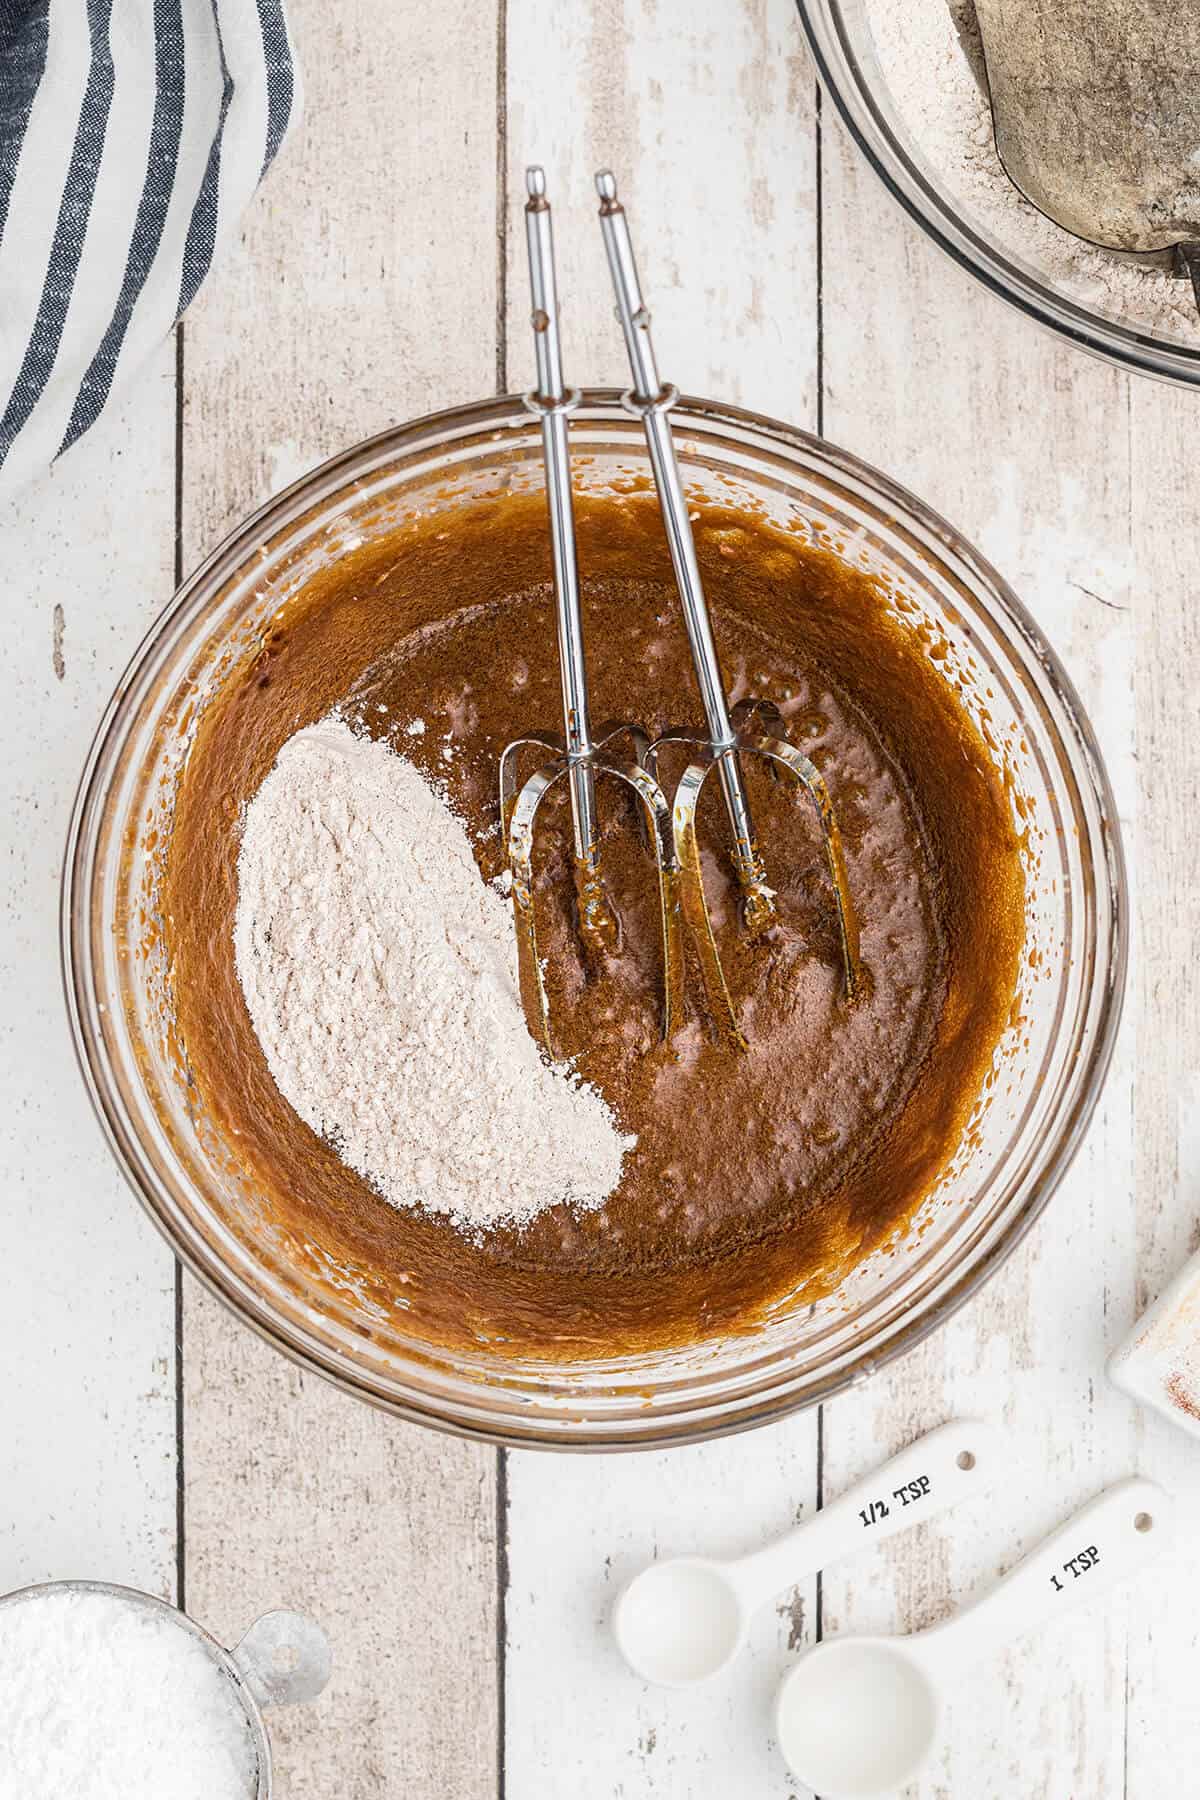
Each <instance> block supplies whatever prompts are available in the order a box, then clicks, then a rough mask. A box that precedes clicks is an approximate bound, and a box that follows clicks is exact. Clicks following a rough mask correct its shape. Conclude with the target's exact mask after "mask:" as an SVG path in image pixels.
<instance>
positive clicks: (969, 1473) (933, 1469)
mask: <svg viewBox="0 0 1200 1800" xmlns="http://www.w3.org/2000/svg"><path fill="white" fill-rule="evenodd" d="M1003 1442H1004V1440H1003V1436H1002V1434H1001V1433H1000V1432H999V1431H997V1429H996V1428H995V1426H992V1425H985V1424H983V1423H982V1422H981V1421H980V1420H978V1419H954V1420H952V1421H951V1422H950V1423H949V1424H948V1425H939V1426H937V1428H936V1429H935V1430H933V1431H927V1432H926V1433H925V1435H924V1437H919V1438H916V1439H915V1440H914V1441H913V1442H912V1443H911V1444H908V1445H907V1446H906V1447H905V1448H904V1449H903V1450H901V1451H900V1452H899V1454H898V1455H896V1456H893V1457H892V1458H891V1459H890V1461H888V1462H885V1463H884V1464H883V1467H882V1468H880V1469H876V1471H875V1472H874V1474H873V1475H869V1476H868V1477H867V1478H866V1479H865V1480H864V1481H860V1482H858V1483H857V1484H856V1485H855V1486H854V1487H852V1488H850V1489H849V1491H848V1492H847V1493H845V1494H842V1495H841V1496H840V1498H838V1499H837V1500H833V1501H831V1502H830V1503H829V1505H828V1506H823V1507H822V1508H821V1510H820V1512H818V1513H817V1514H816V1516H815V1517H814V1518H812V1519H809V1520H807V1521H806V1522H805V1523H804V1524H803V1525H798V1526H797V1527H796V1529H795V1531H790V1532H789V1533H788V1535H787V1536H786V1537H782V1538H777V1539H776V1540H775V1542H774V1543H773V1544H768V1545H766V1547H765V1548H764V1549H762V1550H756V1551H755V1552H754V1553H753V1554H752V1555H750V1556H745V1557H741V1558H739V1559H738V1561H736V1562H732V1563H727V1564H726V1565H725V1568H726V1572H727V1573H728V1575H729V1577H730V1579H731V1580H732V1581H733V1582H734V1583H735V1585H736V1586H737V1588H738V1590H739V1592H740V1594H741V1597H742V1602H743V1605H744V1606H746V1607H747V1608H748V1609H750V1610H753V1609H754V1608H755V1607H758V1606H760V1605H764V1604H765V1603H766V1602H767V1601H768V1600H770V1599H772V1598H773V1597H774V1596H775V1595H776V1594H778V1593H780V1592H781V1591H782V1590H783V1589H784V1588H787V1587H791V1586H793V1585H794V1584H795V1583H796V1582H797V1581H799V1580H801V1579H802V1577H804V1576H805V1575H811V1574H814V1573H815V1572H816V1570H818V1569H824V1568H825V1567H826V1566H827V1565H828V1564H829V1563H831V1562H836V1561H837V1559H838V1558H839V1557H840V1556H849V1555H850V1553H851V1551H853V1550H857V1549H858V1548H859V1547H860V1546H862V1545H864V1544H868V1543H880V1542H882V1540H883V1539H884V1538H890V1537H894V1536H895V1535H896V1533H897V1532H899V1531H907V1530H908V1528H909V1526H910V1525H918V1524H919V1523H920V1522H921V1520H922V1519H932V1518H933V1517H934V1516H935V1515H936V1514H938V1513H941V1512H945V1511H946V1509H947V1508H948V1507H951V1506H954V1505H956V1504H957V1503H958V1501H960V1500H965V1499H967V1498H968V1497H969V1496H970V1495H971V1494H978V1493H982V1492H984V1491H985V1490H986V1489H987V1488H989V1487H990V1486H991V1484H992V1483H993V1481H995V1480H996V1479H997V1477H998V1476H999V1474H1000V1471H1001V1468H1002V1466H1003V1456H1002V1451H1003Z"/></svg>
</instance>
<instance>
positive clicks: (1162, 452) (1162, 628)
mask: <svg viewBox="0 0 1200 1800" xmlns="http://www.w3.org/2000/svg"><path fill="white" fill-rule="evenodd" d="M1129 441H1130V449H1131V454H1132V457H1133V468H1134V476H1135V479H1134V484H1133V492H1132V495H1131V504H1130V515H1129V522H1130V535H1131V548H1132V552H1133V567H1134V570H1135V614H1136V619H1137V634H1138V642H1137V662H1136V671H1135V690H1134V691H1135V696H1136V704H1137V722H1138V731H1137V757H1138V829H1137V864H1138V881H1139V890H1140V905H1139V911H1138V936H1137V953H1138V977H1139V978H1138V984H1137V1010H1136V1013H1135V1017H1134V1021H1133V1042H1134V1046H1135V1050H1136V1058H1137V1063H1136V1069H1137V1074H1136V1086H1135V1095H1136V1112H1135V1119H1136V1124H1137V1131H1136V1144H1137V1162H1136V1168H1137V1201H1138V1215H1137V1216H1138V1248H1139V1258H1138V1282H1137V1296H1136V1303H1137V1306H1138V1307H1139V1308H1141V1307H1142V1306H1143V1305H1144V1304H1145V1303H1146V1302H1147V1301H1149V1300H1151V1299H1153V1298H1154V1297H1155V1295H1156V1294H1157V1293H1158V1292H1159V1290H1160V1289H1161V1288H1162V1287H1164V1286H1165V1285H1166V1282H1167V1281H1168V1279H1169V1278H1170V1277H1171V1275H1173V1274H1174V1272H1175V1271H1176V1269H1178V1267H1179V1266H1180V1264H1181V1263H1182V1262H1183V1261H1184V1258H1185V1257H1186V1256H1187V1255H1188V1254H1189V1253H1190V1252H1191V1251H1192V1250H1194V1249H1195V1248H1196V1247H1197V1244H1198V1243H1200V964H1198V962H1197V956H1196V923H1197V919H1198V918H1200V831H1197V824H1196V822H1197V798H1198V796H1200V739H1198V737H1197V731H1196V672H1197V669H1198V668H1200V579H1198V577H1197V571H1196V564H1195V546H1196V483H1195V472H1196V469H1197V468H1198V467H1200V408H1198V407H1197V404H1196V398H1195V396H1194V395H1190V394H1177V393H1173V392H1171V391H1170V390H1168V389H1165V388H1160V387H1155V386H1153V385H1151V384H1149V383H1138V384H1133V385H1132V386H1131V389H1130V410H1129ZM1125 1324H1126V1321H1124V1320H1123V1321H1121V1323H1120V1329H1121V1330H1123V1329H1124V1327H1125ZM1129 1411H1130V1413H1131V1415H1133V1419H1134V1429H1135V1431H1136V1433H1137V1437H1138V1441H1139V1447H1140V1455H1141V1460H1142V1461H1143V1462H1144V1464H1145V1466H1146V1467H1147V1468H1149V1469H1151V1470H1152V1471H1153V1472H1154V1473H1155V1474H1156V1475H1157V1476H1158V1477H1159V1479H1160V1480H1162V1481H1163V1482H1165V1483H1166V1485H1167V1486H1169V1487H1170V1488H1172V1489H1173V1490H1174V1492H1175V1493H1176V1494H1177V1495H1178V1496H1179V1501H1180V1508H1181V1514H1182V1517H1183V1519H1184V1521H1185V1524H1184V1528H1183V1530H1182V1531H1181V1533H1180V1542H1179V1544H1178V1546H1177V1548H1176V1550H1175V1552H1174V1554H1173V1556H1172V1559H1171V1567H1170V1571H1169V1580H1168V1581H1167V1582H1166V1583H1165V1584H1164V1585H1163V1586H1161V1587H1157V1586H1156V1588H1155V1590H1154V1592H1153V1593H1152V1594H1151V1593H1148V1592H1147V1593H1145V1594H1143V1595H1139V1597H1138V1601H1137V1604H1136V1605H1135V1607H1134V1608H1133V1609H1132V1613H1131V1620H1130V1637H1129V1655H1128V1704H1129V1712H1128V1721H1127V1739H1128V1753H1127V1770H1128V1777H1127V1794H1128V1800H1158V1797H1159V1796H1160V1795H1166V1794H1170V1793H1172V1792H1175V1791H1178V1784H1179V1781H1180V1773H1179V1772H1180V1771H1181V1770H1187V1771H1189V1772H1190V1775H1189V1777H1188V1779H1190V1780H1191V1781H1192V1782H1193V1784H1194V1782H1195V1780H1196V1775H1195V1771H1196V1770H1197V1769H1200V1709H1198V1708H1197V1706H1196V1703H1195V1697H1196V1676H1197V1669H1198V1668H1200V1542H1198V1541H1197V1536H1196V1532H1195V1521H1196V1520H1197V1519H1198V1518H1200V1450H1198V1449H1197V1445H1196V1443H1195V1441H1194V1439H1191V1438H1187V1437H1184V1436H1183V1435H1182V1434H1181V1433H1180V1432H1176V1431H1173V1430H1172V1429H1171V1427H1170V1426H1168V1425H1167V1424H1166V1423H1165V1422H1164V1421H1162V1420H1159V1419H1158V1418H1157V1417H1156V1416H1154V1415H1151V1414H1147V1413H1138V1412H1137V1411H1136V1409H1135V1408H1133V1407H1132V1406H1130V1408H1129Z"/></svg>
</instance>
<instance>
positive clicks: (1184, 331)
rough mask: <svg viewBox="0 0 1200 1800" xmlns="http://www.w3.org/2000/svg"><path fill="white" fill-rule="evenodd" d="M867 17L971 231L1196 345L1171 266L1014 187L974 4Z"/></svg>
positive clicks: (930, 3)
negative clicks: (1043, 207)
mask: <svg viewBox="0 0 1200 1800" xmlns="http://www.w3.org/2000/svg"><path fill="white" fill-rule="evenodd" d="M866 11H867V20H868V23H869V25H870V28H871V36H872V38H873V39H874V41H875V53H876V55H877V56H878V58H879V66H880V68H881V70H882V72H883V78H884V81H885V82H886V83H887V90H888V93H889V94H890V95H891V97H892V99H893V101H894V102H895V105H896V108H897V110H898V111H899V113H900V117H901V118H902V119H903V121H904V123H905V125H906V126H907V128H908V132H909V135H910V136H911V138H912V140H913V142H914V143H915V144H916V146H917V148H918V149H919V150H920V151H921V152H922V153H923V155H924V156H925V158H926V160H927V161H928V163H929V164H930V165H931V167H932V169H933V171H934V173H935V174H936V175H938V176H939V177H940V178H941V180H942V181H943V182H944V183H945V185H946V187H948V188H949V190H950V192H951V194H952V195H953V197H954V198H955V199H956V200H957V201H958V202H959V204H960V206H961V208H962V210H963V213H964V215H965V217H966V219H967V222H968V223H969V224H970V223H974V224H976V225H977V226H978V227H979V228H980V229H981V231H982V233H983V234H984V235H986V236H990V237H992V238H994V239H995V240H996V241H997V242H998V243H999V244H1001V245H1002V246H1003V247H1004V248H1005V249H1006V250H1007V251H1008V252H1009V253H1010V255H1011V256H1012V257H1013V258H1014V259H1015V260H1016V261H1018V262H1021V263H1024V264H1025V266H1026V267H1027V268H1028V269H1030V270H1032V271H1033V272H1034V273H1035V274H1038V275H1040V276H1041V278H1042V280H1043V281H1045V282H1047V283H1048V285H1049V286H1051V287H1053V288H1055V289H1057V290H1058V291H1060V292H1062V293H1063V294H1065V295H1067V297H1068V298H1070V299H1072V300H1075V301H1077V302H1078V303H1079V304H1080V305H1082V306H1086V307H1088V308H1089V309H1090V310H1091V311H1093V312H1096V313H1100V314H1102V315H1103V316H1104V317H1107V318H1110V319H1115V320H1118V321H1119V322H1120V323H1121V324H1124V325H1127V326H1132V327H1133V328H1135V329H1140V330H1143V331H1152V332H1158V333H1161V334H1162V335H1164V336H1166V337H1170V338H1175V339H1182V340H1183V341H1184V342H1185V343H1192V344H1194V343H1195V342H1196V339H1197V336H1198V335H1200V317H1198V315H1197V311H1196V302H1195V299H1194V297H1193V294H1192V285H1191V282H1190V281H1187V280H1180V279H1178V278H1176V277H1175V276H1173V275H1171V273H1170V272H1169V269H1168V268H1167V267H1165V266H1164V261H1163V259H1162V258H1160V259H1159V260H1158V261H1157V262H1156V263H1149V262H1147V261H1145V260H1143V259H1140V258H1138V257H1134V256H1129V255H1124V254H1122V253H1121V252H1120V251H1116V250H1102V249H1099V248H1098V247H1097V246H1095V245H1093V244H1085V243H1083V242H1081V240H1080V239H1079V238H1077V237H1074V236H1072V234H1071V233H1070V232H1069V231H1064V230H1063V229H1062V228H1061V226H1058V225H1055V224H1054V223H1053V221H1052V220H1050V219H1048V218H1047V217H1046V216H1045V214H1044V213H1040V212H1039V211H1038V210H1037V208H1036V207H1035V206H1031V205H1030V203H1029V202H1028V200H1026V199H1025V198H1024V196H1023V195H1022V194H1021V193H1020V192H1019V191H1018V189H1017V188H1015V187H1014V186H1013V184H1012V182H1011V181H1010V180H1009V178H1008V175H1007V174H1006V173H1005V169H1004V164H1003V163H1002V162H1001V161H1000V157H999V154H998V152H997V150H996V144H995V139H994V137H993V135H992V110H991V106H990V105H989V102H988V98H987V95H986V93H985V91H984V89H983V88H982V87H981V85H980V82H979V81H978V80H977V79H976V76H975V72H974V71H975V69H980V70H982V68H983V48H982V45H981V42H980V38H979V28H978V25H977V23H976V20H975V8H974V5H973V4H972V0H866ZM972 65H974V66H972Z"/></svg>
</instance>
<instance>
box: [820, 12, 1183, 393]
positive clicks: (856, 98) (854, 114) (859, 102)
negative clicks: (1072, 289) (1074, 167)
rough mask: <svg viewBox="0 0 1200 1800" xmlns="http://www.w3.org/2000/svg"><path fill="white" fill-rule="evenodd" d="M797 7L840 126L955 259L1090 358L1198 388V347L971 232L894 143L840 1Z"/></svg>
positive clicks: (916, 220) (953, 205)
mask: <svg viewBox="0 0 1200 1800" xmlns="http://www.w3.org/2000/svg"><path fill="white" fill-rule="evenodd" d="M796 9H797V11H798V13H799V15H800V25H801V29H802V30H803V32H804V36H805V40H806V42H807V44H808V48H809V52H810V54H811V55H812V59H813V62H814V63H815V64H816V69H817V75H818V77H819V79H820V83H821V88H822V91H823V92H824V93H826V94H827V95H828V96H829V98H830V99H831V100H832V102H833V104H834V106H835V108H836V109H837V113H838V116H839V118H840V119H841V121H842V124H843V125H844V126H845V128H846V130H847V131H848V132H849V134H850V136H851V138H852V139H853V140H854V143H855V144H856V145H857V147H858V149H859V150H860V151H861V152H862V154H863V156H864V157H865V159H866V161H867V164H868V165H869V167H870V168H871V169H872V170H873V171H874V172H875V174H876V175H877V176H878V178H879V180H880V181H881V182H882V183H883V185H884V187H885V188H886V189H887V191H888V192H889V193H890V194H891V196H892V198H893V199H894V200H896V201H898V203H899V204H900V206H901V207H902V208H903V209H904V211H905V212H906V213H907V214H908V216H909V218H910V219H912V220H913V221H914V223H915V224H917V225H918V226H920V228H921V230H922V231H923V232H924V233H925V235H926V236H927V237H929V238H931V239H932V240H933V242H934V243H935V244H936V245H937V246H938V248H939V249H940V250H942V251H944V252H945V254H946V255H947V256H949V257H950V259H951V261H953V262H955V263H957V264H958V266H959V268H961V269H964V270H965V271H966V272H967V274H969V275H970V276H972V277H973V278H974V279H975V280H976V281H978V282H979V283H980V284H981V285H982V286H983V287H985V288H987V289H988V291H989V292H990V293H993V294H995V295H996V296H997V298H998V299H1000V300H1003V301H1004V303H1005V304H1006V305H1007V306H1011V307H1014V308H1015V309H1016V311H1018V312H1021V313H1024V314H1025V315H1026V316H1027V317H1028V318H1031V319H1033V320H1034V321H1035V322H1036V323H1037V324H1038V325H1040V326H1041V327H1042V328H1043V329H1044V330H1047V331H1051V332H1053V333H1054V335H1055V336H1056V337H1060V338H1065V339H1066V341H1067V342H1068V343H1071V344H1074V345H1075V346H1077V348H1079V349H1081V350H1083V351H1085V352H1086V353H1087V354H1088V355H1090V356H1095V357H1098V358H1099V359H1100V360H1101V361H1103V362H1107V363H1110V364H1111V365H1112V366H1113V367H1115V368H1118V369H1125V370H1132V371H1133V372H1134V373H1135V374H1139V375H1148V376H1151V377H1153V378H1154V379H1156V380H1159V381H1169V382H1173V383H1175V384H1176V385H1178V386H1180V387H1197V386H1200V347H1198V348H1196V349H1192V348H1191V347H1190V346H1188V345H1186V344H1181V343H1176V342H1175V341H1173V340H1168V339H1164V338H1159V337H1156V336H1154V335H1153V333H1150V332H1146V331H1138V330H1136V329H1135V328H1134V327H1133V326H1130V325H1123V324H1121V323H1120V322H1119V321H1117V320H1115V319H1105V318H1102V317H1101V316H1100V315H1099V314H1097V313H1093V312H1091V311H1089V309H1088V308H1087V307H1086V306H1083V305H1082V304H1081V303H1080V302H1079V301H1077V300H1072V299H1071V298H1070V297H1069V296H1067V295H1066V294H1062V293H1059V292H1058V291H1057V290H1056V289H1055V288H1053V287H1051V286H1050V285H1049V284H1048V283H1044V282H1040V281H1038V280H1036V279H1035V278H1034V277H1033V276H1031V275H1029V274H1027V273H1026V272H1025V271H1024V270H1023V269H1022V268H1021V267H1020V266H1019V265H1018V264H1016V263H1014V262H1010V261H1009V259H1008V258H1007V257H1006V256H1004V255H1003V254H1002V253H1001V252H1000V251H999V250H998V249H997V248H996V247H995V246H994V245H992V244H991V243H989V242H988V241H987V240H986V239H985V238H983V237H981V236H980V235H979V234H978V233H977V232H976V231H975V230H973V229H972V227H971V224H970V222H969V220H968V218H967V216H966V215H965V213H962V212H960V211H959V210H958V208H957V205H956V203H954V202H952V200H951V199H950V197H948V196H946V197H943V195H942V194H940V193H939V192H938V190H937V188H936V187H935V186H934V185H933V183H932V182H931V181H930V180H929V178H928V177H927V176H926V175H925V173H924V172H923V171H922V170H921V169H920V168H919V167H918V165H917V164H916V163H915V162H913V160H912V158H911V157H910V156H909V155H908V153H907V151H906V150H905V148H904V145H903V144H902V143H900V142H899V141H898V140H897V139H896V138H895V136H894V134H893V133H892V131H891V129H890V127H889V126H888V125H887V123H886V122H885V121H884V120H883V118H882V117H881V115H880V112H879V109H878V106H877V104H876V100H875V96H874V94H873V93H872V92H871V90H870V88H869V87H868V86H867V84H866V83H865V81H859V80H856V79H855V76H854V74H853V71H854V70H855V69H856V68H857V61H856V58H855V56H854V53H853V51H852V49H851V47H850V45H849V42H848V40H847V35H846V31H845V26H844V19H843V13H842V9H841V6H840V5H839V0H796ZM839 59H840V62H841V69H840V70H839V68H838V67H837V62H838V60H839Z"/></svg>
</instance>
